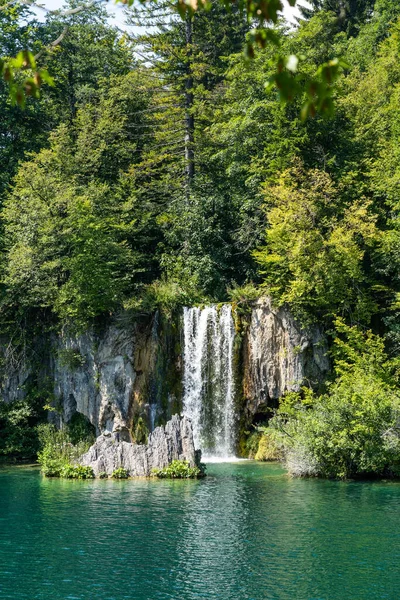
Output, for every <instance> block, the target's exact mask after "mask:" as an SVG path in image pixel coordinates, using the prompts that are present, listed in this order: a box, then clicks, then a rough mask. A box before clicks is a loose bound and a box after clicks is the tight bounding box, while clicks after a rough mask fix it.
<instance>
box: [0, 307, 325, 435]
mask: <svg viewBox="0 0 400 600" xmlns="http://www.w3.org/2000/svg"><path fill="white" fill-rule="evenodd" d="M246 321H247V323H246V324H245V325H244V327H242V329H241V332H240V335H237V336H236V340H235V348H234V362H235V377H236V379H235V385H234V388H235V390H236V393H237V396H238V398H237V417H238V421H240V422H241V424H242V425H241V429H242V430H243V431H245V430H247V429H248V426H249V424H250V423H251V422H252V421H254V419H256V420H259V419H261V420H263V415H262V414H263V413H265V412H266V411H267V409H268V407H270V406H271V405H274V404H276V402H277V399H278V398H279V397H280V396H282V394H284V393H285V391H287V390H298V389H299V387H300V386H301V385H302V384H303V383H307V384H311V385H313V386H314V385H317V384H318V383H319V382H320V381H322V380H323V379H324V377H325V376H326V373H327V371H328V370H329V362H328V360H327V358H326V350H327V349H326V341H325V338H324V336H323V335H322V333H321V331H319V329H318V328H314V329H312V330H308V331H307V330H304V329H302V328H301V327H300V325H299V324H298V323H297V322H296V320H295V319H294V318H293V316H292V315H291V313H290V311H289V310H288V309H287V308H280V309H274V308H273V306H272V304H271V301H270V299H268V298H261V299H260V300H259V301H258V302H256V303H255V305H254V306H253V308H252V310H251V312H250V314H249V317H248V319H246ZM182 342H183V321H182V316H181V315H179V314H176V315H175V316H174V317H165V316H164V317H163V316H161V315H159V313H155V314H153V315H149V316H147V317H141V318H132V317H131V316H129V315H128V314H127V313H126V314H123V315H120V316H119V318H118V319H114V320H109V321H106V322H103V323H102V324H97V325H96V327H92V328H88V330H87V331H86V332H84V333H82V334H79V335H77V334H72V333H71V332H68V331H67V330H64V331H61V332H60V333H59V334H58V335H55V334H54V333H48V334H45V333H44V334H43V336H42V337H40V338H38V339H37V340H34V342H33V343H32V351H31V354H30V355H29V353H28V352H22V353H20V354H18V353H17V352H16V351H15V349H13V347H12V344H11V343H9V342H7V341H6V340H3V341H0V354H2V357H0V358H2V360H0V369H2V373H1V377H0V386H1V397H2V400H4V401H5V402H12V401H13V400H20V399H23V398H24V397H25V396H26V395H27V394H28V395H29V394H30V393H33V394H35V397H36V398H41V399H42V401H43V404H51V405H52V406H53V409H54V410H53V411H52V412H50V413H49V417H50V419H51V420H52V421H53V422H54V423H56V424H57V425H61V424H62V423H68V422H69V421H70V419H71V417H72V416H73V415H74V414H75V413H77V412H78V413H81V414H82V415H84V416H85V417H87V419H88V420H89V421H90V422H91V423H92V425H94V427H95V429H96V434H97V435H100V434H118V438H119V440H120V441H121V442H122V441H124V442H132V441H134V442H136V443H138V444H144V443H145V442H146V441H147V436H148V434H149V433H150V432H152V431H153V430H154V429H155V428H156V427H157V425H161V424H165V423H166V422H167V420H168V419H170V418H171V416H172V415H173V414H176V413H180V412H181V411H182V375H183V373H182V350H183V348H182Z"/></svg>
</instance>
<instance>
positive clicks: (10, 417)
mask: <svg viewBox="0 0 400 600" xmlns="http://www.w3.org/2000/svg"><path fill="white" fill-rule="evenodd" d="M38 420H39V411H38V410H37V408H36V407H35V406H33V405H32V403H30V402H29V401H28V400H18V401H15V402H11V403H9V404H6V403H5V402H1V401H0V457H5V458H6V459H7V460H8V459H18V460H20V459H28V458H29V459H32V458H34V457H36V454H37V451H38V449H39V439H38V434H37V431H36V427H35V425H36V424H37V422H38Z"/></svg>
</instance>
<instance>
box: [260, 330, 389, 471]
mask: <svg viewBox="0 0 400 600" xmlns="http://www.w3.org/2000/svg"><path fill="white" fill-rule="evenodd" d="M336 327H337V335H336V339H335V352H334V355H335V359H336V360H335V373H336V380H335V381H334V382H333V383H331V384H330V386H329V388H328V393H327V394H324V395H322V396H319V397H316V396H315V394H313V392H312V391H310V390H308V389H304V390H303V391H302V394H294V393H291V394H287V396H286V397H285V398H284V399H283V401H282V402H281V406H280V408H279V410H278V413H277V415H276V416H275V417H274V418H273V419H272V420H271V422H270V427H272V428H273V430H274V432H275V433H274V435H275V436H276V439H277V440H278V442H279V443H280V444H281V446H282V448H283V451H284V453H285V458H286V462H287V465H288V469H289V471H290V473H292V474H293V475H297V476H312V475H314V476H322V477H329V478H340V479H345V478H349V477H366V476H368V477H369V476H379V477H382V476H384V477H387V476H399V475H400V429H399V422H400V393H399V390H398V382H397V377H396V376H395V368H396V364H394V363H390V362H389V361H388V359H387V356H386V354H385V352H384V345H383V340H382V338H380V337H379V336H375V335H373V334H372V333H371V332H367V333H366V334H363V333H362V332H360V331H359V330H358V329H357V328H356V327H347V326H345V325H344V324H343V322H342V321H337V323H336ZM343 337H344V339H343Z"/></svg>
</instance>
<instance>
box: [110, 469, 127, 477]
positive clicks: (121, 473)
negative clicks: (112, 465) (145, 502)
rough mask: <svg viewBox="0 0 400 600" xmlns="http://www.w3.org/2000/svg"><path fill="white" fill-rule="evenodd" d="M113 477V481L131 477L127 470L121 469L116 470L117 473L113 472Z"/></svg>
mask: <svg viewBox="0 0 400 600" xmlns="http://www.w3.org/2000/svg"><path fill="white" fill-rule="evenodd" d="M111 477H112V478H113V479H128V477H129V475H128V471H127V470H126V469H124V468H123V467H120V468H119V469H115V471H113V474H112V475H111Z"/></svg>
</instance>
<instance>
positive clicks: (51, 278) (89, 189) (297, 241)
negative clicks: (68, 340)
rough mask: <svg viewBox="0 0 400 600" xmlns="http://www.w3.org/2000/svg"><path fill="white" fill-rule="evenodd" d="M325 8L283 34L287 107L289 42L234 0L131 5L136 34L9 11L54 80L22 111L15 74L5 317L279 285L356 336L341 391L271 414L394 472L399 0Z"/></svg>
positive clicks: (6, 159)
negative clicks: (279, 69) (232, 6)
mask: <svg viewBox="0 0 400 600" xmlns="http://www.w3.org/2000/svg"><path fill="white" fill-rule="evenodd" d="M311 4H312V9H309V10H307V9H306V10H304V11H303V19H302V20H300V22H299V25H298V27H297V28H295V29H288V28H287V26H286V25H285V24H284V23H279V24H278V25H277V26H276V27H275V31H274V36H275V38H276V40H278V41H279V44H280V49H279V53H280V55H281V56H285V57H292V59H291V61H292V62H291V63H290V60H289V62H288V63H287V65H289V66H290V65H291V66H290V68H292V70H293V71H296V74H295V75H294V73H293V74H292V75H291V73H292V72H291V71H290V69H287V68H286V67H285V77H287V78H290V77H293V78H295V79H293V81H294V83H293V85H295V86H297V92H296V97H294V98H293V101H292V103H290V104H283V103H282V102H281V97H282V90H280V91H279V90H277V89H276V87H273V86H272V87H271V85H269V83H271V82H272V83H274V82H275V83H276V72H275V69H276V48H275V46H274V45H267V46H266V47H265V48H264V49H261V50H259V51H258V52H257V53H255V56H254V58H253V59H252V60H251V61H249V60H248V59H247V58H246V57H245V56H244V54H243V51H242V49H243V45H244V43H245V41H246V36H249V35H250V34H249V30H250V26H251V24H248V22H247V21H246V19H245V18H244V16H243V14H241V13H240V11H236V10H232V11H231V12H230V13H226V11H224V9H223V8H222V7H221V6H220V5H219V4H218V3H215V4H213V6H212V7H211V10H210V11H208V12H199V13H196V14H194V15H193V16H192V17H190V19H188V17H187V18H186V20H183V21H182V20H180V19H177V18H175V17H174V16H171V14H170V13H169V8H168V5H164V4H163V3H159V4H158V8H156V9H154V8H148V7H146V6H144V7H142V8H141V9H140V10H139V13H137V11H136V12H135V11H134V10H133V9H132V10H133V12H131V13H130V17H128V18H130V19H131V20H132V21H135V22H137V18H140V19H141V23H142V25H143V26H144V27H143V33H142V34H135V35H134V36H129V35H126V34H122V33H121V32H118V31H117V30H116V29H114V28H113V27H111V26H110V25H109V23H108V22H107V18H106V14H105V12H104V10H103V9H102V8H101V7H99V6H98V5H95V6H94V7H93V8H92V9H90V10H88V11H84V12H81V13H79V14H73V15H69V16H64V17H57V15H50V16H49V17H48V19H47V20H46V21H45V22H44V23H39V22H37V21H35V19H34V18H33V17H32V15H30V13H29V8H28V7H27V6H25V5H24V6H23V7H22V8H21V7H19V5H16V6H14V5H12V6H10V7H7V8H5V9H4V10H2V11H1V12H0V50H1V53H0V55H2V56H14V55H16V53H17V52H18V51H19V50H20V49H23V48H26V47H29V48H30V49H31V50H32V51H33V52H34V53H39V52H42V54H41V56H40V66H41V67H42V68H43V69H47V70H48V71H49V73H51V75H52V76H53V78H54V81H55V85H54V86H50V85H46V84H45V85H43V86H42V93H41V97H40V98H36V97H34V96H32V97H29V98H28V99H27V102H26V106H25V108H24V109H22V108H21V107H18V106H15V105H13V103H12V99H11V98H10V96H9V93H8V89H7V84H6V83H5V82H4V81H3V80H1V81H0V103H1V113H2V119H1V122H0V160H1V164H2V170H1V174H0V201H1V226H0V237H1V244H0V251H1V262H2V278H1V288H0V311H1V329H2V334H3V335H5V336H7V337H8V338H11V339H12V340H13V341H14V342H13V343H15V345H16V346H18V345H19V346H24V347H25V346H26V345H27V344H29V340H32V339H33V338H34V335H35V332H36V331H37V328H38V327H40V329H43V327H48V328H52V329H57V328H60V327H62V326H63V325H65V324H68V326H69V327H73V328H75V329H78V330H83V329H84V328H85V327H87V325H88V324H90V323H94V322H96V320H99V319H102V318H105V317H107V316H109V315H115V314H118V313H119V312H120V311H122V310H123V309H128V310H129V311H131V312H132V313H133V314H138V313H140V314H142V313H146V312H151V311H152V310H154V308H156V307H164V308H165V309H166V310H167V311H173V310H175V309H177V308H178V307H179V306H181V305H183V304H190V303H196V302H208V301H215V302H220V301H226V300H229V299H230V298H233V299H236V300H239V301H242V296H243V294H244V296H246V298H247V300H251V299H254V298H255V297H256V295H257V294H262V293H265V294H270V295H271V296H272V298H273V299H274V302H275V303H276V304H277V305H281V304H283V303H289V304H290V306H291V309H292V311H293V312H294V314H295V315H296V316H297V318H298V319H299V320H300V321H301V322H302V324H303V325H306V326H307V325H310V324H312V323H319V325H320V326H321V327H322V328H324V329H325V330H326V331H327V332H328V333H329V332H330V333H329V335H330V336H331V339H332V340H335V343H334V344H333V346H334V347H338V345H339V344H338V340H340V339H342V338H343V336H345V337H346V336H347V337H348V339H349V341H348V342H347V344H348V345H347V346H346V352H347V355H348V356H349V353H350V348H351V349H352V350H351V352H355V354H354V355H352V359H351V360H347V359H346V360H347V362H346V360H345V359H343V358H341V359H339V358H336V362H335V365H336V366H335V373H334V375H333V377H332V381H331V382H330V383H329V385H328V386H327V389H326V392H325V393H324V394H323V395H322V396H314V395H313V394H312V392H311V391H309V390H304V391H303V393H302V395H300V396H298V395H297V396H289V397H288V398H286V399H285V400H284V402H283V404H282V407H281V408H280V410H279V412H278V414H277V415H276V417H275V418H274V423H275V425H274V426H276V427H277V428H278V430H279V431H280V429H279V428H281V429H282V431H283V430H285V431H286V432H287V433H288V435H286V437H285V436H284V435H283V434H282V435H283V437H282V436H281V438H280V444H281V445H283V447H284V449H285V451H286V454H287V455H288V456H290V457H292V459H293V460H292V464H294V462H295V460H294V458H293V457H294V456H295V455H296V456H300V455H304V456H305V455H306V456H307V457H308V458H307V460H308V462H309V465H310V467H309V469H308V467H307V468H306V469H305V472H308V471H309V472H310V473H311V472H313V473H319V474H323V475H326V476H339V477H347V476H351V475H360V474H371V473H376V474H380V475H387V474H390V473H397V470H398V468H397V466H396V465H397V462H396V461H397V458H396V456H397V445H396V444H397V442H396V441H395V440H396V439H397V438H396V436H397V429H396V427H397V425H396V414H397V410H398V409H397V399H398V392H397V389H398V386H399V381H398V372H397V368H396V364H397V363H396V361H397V357H398V355H399V351H400V324H399V309H400V304H399V299H400V278H399V273H400V228H399V210H400V203H399V198H400V196H399V194H400V188H399V174H400V166H399V165H400V162H399V158H400V155H399V149H398V147H399V135H400V130H399V125H398V123H399V94H400V91H399V90H400V6H399V4H398V2H395V1H394V0H375V1H373V0H365V1H364V2H357V3H354V2H341V3H336V2H330V0H324V1H322V0H321V1H316V0H315V1H313V2H312V3H311ZM339 4H340V7H341V8H340V10H339V11H338V10H337V7H338V6H339ZM66 24H68V26H69V34H68V36H67V37H66V38H65V40H63V42H62V43H61V44H60V45H59V46H57V47H55V48H53V49H49V48H48V44H49V43H50V42H51V40H53V39H54V37H55V36H56V35H57V34H59V33H60V31H61V30H62V28H63V27H64V26H65V25H66ZM151 24H153V25H154V24H158V26H157V27H153V28H151V29H149V28H148V26H149V25H151ZM188 24H189V25H190V31H189V30H188ZM189 34H190V35H189ZM247 39H250V38H247ZM294 56H297V57H299V58H300V60H299V63H298V65H297V63H296V60H295V59H294V58H293V57H294ZM335 57H337V58H339V59H340V60H341V61H342V64H343V65H346V67H345V71H344V73H343V74H342V75H341V77H340V79H339V84H338V85H337V86H336V87H335V88H331V89H330V96H329V98H328V100H329V103H330V104H329V111H328V112H330V111H331V110H333V107H335V113H334V115H333V116H332V117H331V118H326V117H324V116H321V115H320V114H318V115H315V114H314V109H313V108H312V106H311V105H310V104H307V106H308V108H307V110H306V113H307V114H308V118H307V119H305V120H304V119H301V118H300V113H301V109H302V107H304V106H305V105H304V102H305V101H306V100H307V97H308V95H309V93H310V92H309V89H308V87H307V86H308V83H307V82H309V81H310V78H314V79H315V82H316V83H315V85H319V84H318V81H320V82H321V85H322V84H323V81H324V76H323V75H322V73H321V70H320V65H321V64H323V63H326V61H329V60H332V59H334V58H335ZM38 60H39V59H38ZM325 75H326V74H325ZM332 76H333V75H332ZM335 77H336V74H335ZM274 78H275V79H274ZM306 113H304V114H303V117H305V116H306ZM246 290H247V291H246ZM246 298H245V301H246ZM337 317H340V320H339V321H338V320H337ZM338 323H339V325H338ZM346 328H347V329H346ZM369 330H371V332H372V333H366V332H367V331H369ZM343 343H344V342H343ZM343 348H344V346H342V349H343ZM41 403H42V405H43V404H44V403H45V402H44V399H43V398H39V399H38V398H37V397H36V399H35V402H27V403H25V402H22V403H17V404H15V405H13V406H7V407H5V406H3V407H2V406H1V405H0V410H1V413H0V429H1V432H2V433H3V432H5V435H4V436H3V435H1V436H0V437H1V444H0V453H1V454H5V455H10V456H14V455H15V456H30V455H32V454H35V452H36V450H35V449H37V434H36V433H35V431H36V430H35V429H34V426H35V425H36V423H37V422H38V421H39V420H40V419H41V418H42V416H43V415H42V412H41V410H42V408H41ZM278 425H279V427H278ZM7 432H9V433H7ZM10 432H11V433H10ZM388 432H390V435H389V433H388ZM23 440H26V441H23ZM288 440H290V443H289V441H288ZM46 443H47V442H46ZM263 443H264V444H265V445H266V455H268V456H269V454H268V453H269V452H270V450H269V448H267V443H266V438H265V436H264V438H263ZM21 444H22V446H21ZM43 452H44V450H43V451H42V460H44V459H45V457H44V454H43ZM271 453H272V454H273V451H272V450H271ZM272 454H271V455H272ZM296 460H297V459H296ZM302 464H303V463H302ZM51 468H53V467H51ZM60 468H61V467H60ZM57 469H58V467H57ZM307 469H308V471H307ZM293 470H294V471H295V470H296V469H293ZM299 471H302V469H299Z"/></svg>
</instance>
